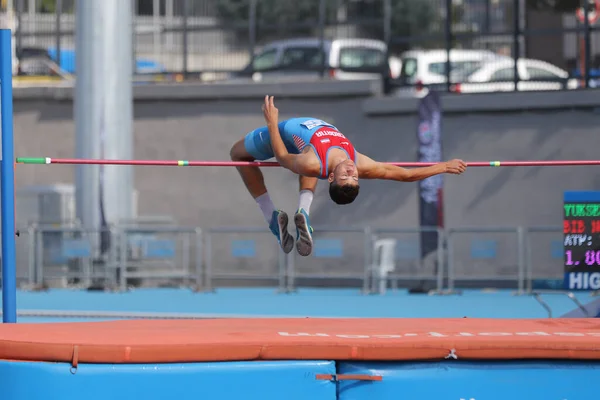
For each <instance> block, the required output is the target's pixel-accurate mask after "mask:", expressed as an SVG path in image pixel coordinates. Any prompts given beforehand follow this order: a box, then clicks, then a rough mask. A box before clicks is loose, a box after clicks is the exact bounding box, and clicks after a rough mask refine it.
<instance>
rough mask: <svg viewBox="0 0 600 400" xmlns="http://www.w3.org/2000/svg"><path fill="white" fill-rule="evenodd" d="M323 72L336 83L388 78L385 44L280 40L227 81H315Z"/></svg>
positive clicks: (362, 40) (299, 39)
mask: <svg viewBox="0 0 600 400" xmlns="http://www.w3.org/2000/svg"><path fill="white" fill-rule="evenodd" d="M322 49H323V50H324V52H323V51H321V50H322ZM323 55H324V57H323ZM395 65H397V63H396V64H395ZM322 70H324V72H325V74H326V76H327V77H329V78H331V79H336V80H354V79H377V78H381V77H382V76H390V74H391V71H390V65H389V61H388V59H387V45H386V44H385V43H384V42H382V41H379V40H371V39H335V40H325V41H323V43H321V40H320V39H319V38H298V39H288V40H279V41H275V42H272V43H269V44H267V45H266V46H264V47H263V48H262V50H261V51H260V52H259V53H258V54H257V55H255V56H254V57H253V59H252V60H251V61H250V62H249V63H248V65H247V66H246V67H245V68H244V69H242V70H241V71H239V72H236V73H233V74H232V75H231V77H230V78H231V79H252V80H253V81H265V80H272V79H280V78H288V77H295V78H297V77H315V78H316V77H319V76H320V73H321V71H322Z"/></svg>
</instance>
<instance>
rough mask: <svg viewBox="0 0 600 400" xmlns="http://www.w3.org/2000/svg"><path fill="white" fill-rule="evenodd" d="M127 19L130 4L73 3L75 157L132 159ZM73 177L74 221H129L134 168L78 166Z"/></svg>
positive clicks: (114, 0) (93, 227) (89, 225)
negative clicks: (75, 4) (75, 18)
mask: <svg viewBox="0 0 600 400" xmlns="http://www.w3.org/2000/svg"><path fill="white" fill-rule="evenodd" d="M131 16H132V11H131V2H129V1H123V0H79V1H78V2H77V31H76V32H77V36H76V52H77V61H76V62H77V80H76V88H75V101H74V111H75V129H76V139H75V140H76V146H75V148H76V154H77V156H78V157H105V158H109V159H112V158H121V157H126V158H130V157H131V156H132V147H133V145H132V132H131V131H132V107H133V104H132V84H131V79H132V77H131V72H132V69H133V68H132V66H131V63H132V49H131V43H132V41H131V35H132V33H131ZM75 172H76V175H75V178H76V181H75V182H76V204H77V206H76V208H77V217H78V219H79V220H80V221H81V222H82V225H83V228H84V229H85V230H86V231H88V232H95V231H98V230H99V229H100V228H101V226H102V224H103V223H107V224H113V223H118V221H119V220H121V219H125V220H126V219H131V218H132V215H131V214H132V212H133V207H132V202H133V201H132V199H133V189H132V182H133V170H132V168H126V169H122V168H116V167H112V166H108V167H102V168H101V167H100V166H97V165H82V166H78V167H77V168H76V170H75ZM96 239H99V238H95V240H96ZM99 244H100V243H94V245H95V246H98V245H99Z"/></svg>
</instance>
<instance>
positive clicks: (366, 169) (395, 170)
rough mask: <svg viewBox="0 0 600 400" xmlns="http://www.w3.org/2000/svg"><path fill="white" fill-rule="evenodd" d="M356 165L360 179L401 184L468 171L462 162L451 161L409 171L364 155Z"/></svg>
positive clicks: (361, 155) (360, 156)
mask: <svg viewBox="0 0 600 400" xmlns="http://www.w3.org/2000/svg"><path fill="white" fill-rule="evenodd" d="M356 164H357V167H358V173H359V177H360V178H363V179H386V180H392V181H401V182H415V181H420V180H423V179H426V178H429V177H431V176H434V175H439V174H455V175H460V174H462V173H463V172H465V170H466V169H467V164H466V163H465V162H464V161H462V160H450V161H446V162H441V163H438V164H435V165H432V166H430V167H420V168H411V169H407V168H403V167H398V166H396V165H390V164H384V163H381V162H378V161H374V160H372V159H370V158H369V157H367V156H365V155H363V154H359V155H358V157H357V163H356Z"/></svg>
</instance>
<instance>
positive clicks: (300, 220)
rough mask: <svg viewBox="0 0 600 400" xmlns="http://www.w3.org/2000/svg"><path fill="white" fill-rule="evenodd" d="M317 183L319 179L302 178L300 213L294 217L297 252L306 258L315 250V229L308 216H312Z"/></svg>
mask: <svg viewBox="0 0 600 400" xmlns="http://www.w3.org/2000/svg"><path fill="white" fill-rule="evenodd" d="M317 182H318V180H317V178H313V177H306V176H301V177H300V198H299V199H298V211H296V214H295V215H294V224H295V225H296V250H298V254H300V255H301V256H304V257H306V256H308V255H310V253H312V248H313V240H312V233H313V228H312V226H310V220H309V217H308V215H309V214H310V206H311V204H312V201H313V198H314V193H315V189H316V187H317Z"/></svg>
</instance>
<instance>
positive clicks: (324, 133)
mask: <svg viewBox="0 0 600 400" xmlns="http://www.w3.org/2000/svg"><path fill="white" fill-rule="evenodd" d="M262 110H263V114H264V117H265V120H266V122H267V125H266V126H263V127H260V128H258V129H255V130H253V131H251V132H250V133H248V134H247V135H246V136H245V137H244V138H243V139H240V140H239V141H237V142H236V143H235V144H234V145H233V147H232V148H231V152H230V155H231V160H233V161H256V160H260V161H264V160H268V159H270V158H272V157H275V158H276V160H277V162H278V163H279V164H280V165H281V166H282V167H284V168H286V169H289V170H290V171H292V172H294V173H296V174H298V175H299V176H300V199H299V202H298V211H296V214H295V215H294V224H295V225H296V249H297V251H298V253H299V254H300V255H302V256H308V255H309V254H310V253H311V251H312V233H313V229H312V227H311V226H310V222H309V217H308V216H309V212H310V205H311V203H312V200H313V195H314V192H315V188H316V186H317V181H318V179H323V180H324V179H327V180H328V181H329V196H330V197H331V199H332V200H333V201H334V202H335V203H337V204H349V203H352V202H353V201H354V199H355V198H356V196H358V192H359V188H360V186H359V184H358V179H359V178H361V179H385V180H392V181H401V182H415V181H419V180H422V179H425V178H429V177H430V176H434V175H438V174H444V173H447V174H456V175H459V174H462V173H463V172H465V170H466V168H467V165H466V163H465V162H464V161H462V160H451V161H447V162H441V163H438V164H435V165H432V166H428V167H421V168H413V169H405V168H402V167H398V166H394V165H390V164H384V163H381V162H377V161H374V160H372V159H370V158H369V157H367V156H365V155H363V154H361V153H359V152H358V151H356V150H355V148H354V146H353V145H352V143H351V142H350V140H348V138H346V136H344V135H343V134H342V133H341V132H340V131H339V130H338V129H337V128H336V127H335V126H333V125H331V124H329V123H327V122H325V121H322V120H320V119H316V118H292V119H288V120H285V121H281V122H279V110H278V109H277V108H276V107H275V104H274V102H273V96H265V102H264V104H263V106H262ZM237 169H238V171H239V173H240V175H241V177H242V180H243V182H244V184H245V185H246V188H247V189H248V191H249V192H250V194H251V195H252V197H253V198H254V199H255V201H256V202H257V203H258V206H259V207H260V209H261V211H262V212H263V215H264V217H265V219H266V221H267V223H268V224H269V228H270V230H271V232H273V234H274V235H275V237H277V241H278V242H279V244H280V246H281V248H282V249H283V251H284V252H285V253H286V254H287V253H289V252H290V251H292V248H293V247H294V239H293V238H292V236H291V235H290V234H289V233H288V230H287V225H288V215H287V214H286V213H285V212H284V211H282V210H278V209H276V208H275V206H274V205H273V202H272V201H271V198H270V197H269V193H268V192H267V188H266V186H265V182H264V177H263V174H262V172H261V171H260V169H259V168H258V167H255V166H242V167H238V168H237Z"/></svg>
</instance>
